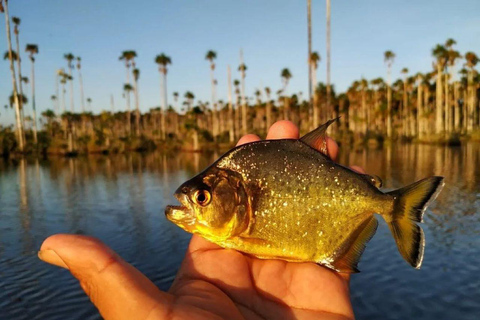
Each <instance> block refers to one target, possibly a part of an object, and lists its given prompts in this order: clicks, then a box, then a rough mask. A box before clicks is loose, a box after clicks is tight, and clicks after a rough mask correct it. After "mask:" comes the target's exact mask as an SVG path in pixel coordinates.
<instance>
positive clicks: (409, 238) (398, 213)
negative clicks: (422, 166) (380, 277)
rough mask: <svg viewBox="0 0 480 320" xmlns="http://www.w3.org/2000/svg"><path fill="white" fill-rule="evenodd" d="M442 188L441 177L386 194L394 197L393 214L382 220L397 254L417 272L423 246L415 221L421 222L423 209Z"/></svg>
mask: <svg viewBox="0 0 480 320" xmlns="http://www.w3.org/2000/svg"><path fill="white" fill-rule="evenodd" d="M443 186H444V182H443V177H430V178H426V179H423V180H420V181H417V182H415V183H413V184H411V185H409V186H406V187H404V188H401V189H398V190H394V191H391V192H388V193H387V194H389V195H391V196H393V211H392V212H391V213H390V215H389V216H387V217H386V219H385V220H386V221H387V223H388V227H389V228H390V231H391V232H392V234H393V237H394V238H395V242H396V243H397V247H398V251H400V254H401V255H402V256H403V258H404V259H405V260H406V261H407V262H408V263H409V264H410V265H411V266H412V267H414V268H416V269H419V268H420V266H421V265H422V261H423V250H424V247H425V237H424V234H423V230H422V228H420V227H419V226H418V225H417V224H416V222H423V213H424V212H425V209H426V208H427V207H428V205H429V204H430V202H431V201H433V200H435V198H436V197H437V195H438V194H439V193H440V191H441V190H442V188H443Z"/></svg>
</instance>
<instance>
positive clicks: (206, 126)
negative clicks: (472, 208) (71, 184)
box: [0, 0, 480, 154]
mask: <svg viewBox="0 0 480 320" xmlns="http://www.w3.org/2000/svg"><path fill="white" fill-rule="evenodd" d="M0 3H1V4H2V7H1V10H2V12H4V14H5V19H6V32H7V44H8V50H7V52H6V53H5V55H4V59H5V60H7V62H8V63H9V65H10V71H11V79H12V89H13V91H12V95H11V96H10V98H9V102H8V105H7V106H6V108H12V109H14V111H15V126H14V128H13V129H12V128H11V127H5V128H1V131H0V147H1V148H0V152H2V153H10V152H15V151H18V152H30V151H39V150H41V151H43V152H50V153H67V154H76V153H78V152H112V151H117V152H122V151H127V150H146V149H152V148H154V147H156V146H160V147H162V148H171V147H175V148H182V149H187V150H200V149H202V148H210V147H218V146H223V145H225V146H228V145H233V144H234V142H235V141H236V140H237V139H238V138H239V137H240V136H241V135H243V134H246V133H248V132H253V133H256V134H259V135H265V134H266V131H267V130H268V128H269V126H270V125H271V124H272V123H273V122H275V121H277V120H281V119H288V120H291V121H293V122H295V123H296V124H297V125H299V127H300V128H301V130H302V131H304V132H305V131H308V130H312V129H313V128H315V127H317V126H318V125H319V124H320V123H322V122H324V121H326V120H327V119H330V118H333V117H340V120H339V122H340V126H339V129H336V130H335V132H332V134H333V135H334V136H335V137H336V138H337V139H341V140H343V141H346V142H356V141H360V142H362V141H364V142H365V141H369V140H375V141H379V142H381V141H383V140H385V139H387V140H390V141H396V140H399V139H400V140H410V141H411V140H413V141H420V142H445V141H449V142H456V141H457V142H458V141H459V140H460V139H462V138H476V137H477V136H479V135H478V132H479V130H478V129H479V125H480V113H479V99H478V97H479V85H480V76H479V74H478V72H477V70H476V69H475V67H476V65H477V63H478V61H479V58H478V56H477V55H476V54H475V53H474V52H466V53H464V54H462V53H460V52H459V51H457V50H456V49H455V45H456V42H455V40H454V39H448V40H447V41H446V42H445V43H444V44H437V45H436V46H435V47H434V48H433V49H432V52H431V54H432V58H433V61H434V62H433V70H432V71H431V72H426V73H419V72H417V73H412V72H410V71H409V70H408V68H403V69H402V71H401V73H402V77H401V78H400V79H397V80H395V81H393V82H392V80H391V69H392V66H393V64H394V60H395V53H394V52H392V51H390V50H389V51H385V53H384V56H383V61H384V63H385V66H386V80H384V79H383V78H375V79H358V80H355V81H354V82H353V83H352V84H351V86H350V87H349V88H348V89H347V90H346V92H344V93H339V94H337V93H336V92H335V88H334V86H333V85H331V84H330V83H329V81H328V78H329V77H327V84H324V83H323V82H318V81H317V79H316V74H317V69H318V67H319V64H320V63H321V57H320V55H319V54H318V53H317V52H311V53H310V54H309V59H308V63H309V87H311V88H312V94H309V97H307V98H304V97H303V95H302V93H293V94H291V93H289V92H288V84H289V80H290V79H291V78H292V77H293V74H292V73H291V71H290V70H289V69H288V68H284V69H282V70H280V72H279V76H280V78H281V79H282V83H283V86H282V88H280V89H279V90H277V91H275V92H274V91H273V90H272V89H271V88H270V87H264V88H257V89H256V90H255V92H254V95H253V96H252V97H248V96H247V95H246V92H245V81H246V75H247V72H248V68H247V65H246V64H245V63H244V61H243V52H241V53H240V63H239V65H238V66H237V68H236V69H237V70H238V73H239V79H232V71H231V68H230V66H228V68H227V70H226V71H227V79H228V93H227V99H226V101H224V100H221V99H218V98H217V80H216V78H215V73H216V72H218V70H217V69H216V64H215V61H216V59H217V52H215V51H213V50H209V51H208V52H207V53H206V54H205V60H206V61H207V62H208V67H209V69H210V83H211V98H210V101H199V100H196V99H195V94H194V93H193V92H191V91H187V92H185V93H178V92H173V93H171V94H169V91H168V89H167V75H168V67H169V65H171V64H172V58H171V57H169V56H168V55H167V54H165V53H160V54H158V55H157V56H155V57H154V58H153V61H152V62H153V63H155V64H157V66H158V71H159V75H160V83H161V86H160V91H161V97H162V98H161V101H160V107H154V108H151V109H150V110H149V111H148V112H144V113H141V112H140V102H139V95H140V93H139V82H140V70H139V69H138V68H137V66H136V58H137V52H136V51H134V50H125V51H123V52H121V54H120V56H119V61H120V62H122V63H123V65H124V68H125V71H126V73H125V75H126V77H125V82H124V83H123V84H122V89H123V96H124V98H125V104H126V105H125V110H124V111H117V112H114V111H113V108H112V109H111V110H109V111H107V108H105V110H104V111H102V112H101V113H99V114H93V113H92V112H91V107H90V108H88V110H90V111H87V108H86V104H85V102H87V103H88V105H90V104H91V102H92V100H91V98H86V99H85V95H84V90H83V78H82V73H81V70H82V60H81V58H80V57H78V56H75V55H74V54H72V53H66V54H65V55H64V59H65V61H66V68H61V69H59V70H58V71H57V79H56V88H55V94H54V95H52V96H51V100H52V105H53V107H52V108H51V109H47V110H46V111H44V112H42V113H41V118H40V119H37V114H36V106H35V55H37V54H38V53H39V48H38V45H36V44H27V45H26V48H25V51H26V52H27V53H28V56H29V59H30V60H31V71H30V79H29V78H28V77H25V75H24V74H23V73H22V70H21V63H20V62H21V53H20V47H19V26H20V19H19V18H18V17H12V19H11V22H12V23H13V25H14V30H13V33H14V35H15V44H16V47H15V49H16V50H15V49H14V48H13V45H12V39H11V34H10V18H9V16H8V5H7V4H8V2H7V1H5V0H3V1H1V2H0ZM309 14H310V12H309ZM309 51H311V49H310V46H309ZM15 64H16V68H15ZM75 72H76V78H78V84H79V91H80V92H79V94H80V102H81V112H75V107H74V94H75V93H74V88H73V82H74V73H75ZM28 84H30V86H31V93H30V95H29V98H27V96H28V93H27V92H25V90H24V86H26V85H28ZM67 84H68V85H69V86H68V87H69V88H68V89H69V92H68V95H69V98H70V106H69V110H68V108H67V102H66V93H67V88H66V87H67ZM169 97H171V98H173V102H172V103H169ZM29 99H30V100H31V106H32V107H31V116H30V115H26V114H25V110H26V108H25V105H26V104H27V103H28V101H29ZM112 100H113V97H112ZM112 105H113V101H112ZM38 122H40V123H41V124H42V129H41V130H40V131H39V130H38V128H37V123H38ZM26 123H29V124H30V125H29V128H27V129H26ZM479 137H480V136H479Z"/></svg>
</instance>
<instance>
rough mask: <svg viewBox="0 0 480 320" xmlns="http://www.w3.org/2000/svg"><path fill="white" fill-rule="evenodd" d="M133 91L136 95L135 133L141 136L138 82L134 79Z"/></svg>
mask: <svg viewBox="0 0 480 320" xmlns="http://www.w3.org/2000/svg"><path fill="white" fill-rule="evenodd" d="M133 84H134V87H133V90H134V94H135V133H136V135H137V136H140V106H139V101H138V80H137V79H136V78H135V77H134V78H133Z"/></svg>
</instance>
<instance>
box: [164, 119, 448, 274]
mask: <svg viewBox="0 0 480 320" xmlns="http://www.w3.org/2000/svg"><path fill="white" fill-rule="evenodd" d="M335 120H336V119H333V120H329V121H327V122H326V123H325V124H323V125H321V126H319V127H318V128H317V129H315V130H313V131H311V132H309V133H307V134H306V135H304V136H303V137H301V138H300V139H280V140H263V141H256V142H251V143H247V144H243V145H240V146H237V147H235V148H233V149H231V150H230V151H228V152H227V153H225V154H224V155H222V156H221V157H220V158H219V159H218V160H216V161H215V162H214V163H213V164H212V165H210V166H209V167H208V168H206V169H205V170H204V171H202V172H201V173H199V174H198V175H196V176H194V177H193V178H191V179H190V180H188V181H186V182H185V183H183V184H182V185H181V186H180V187H179V188H178V189H177V190H176V191H175V197H176V198H177V199H178V201H179V202H180V205H169V206H167V207H166V209H165V215H166V217H167V219H168V220H169V221H171V222H173V223H175V224H176V225H177V226H179V227H180V228H182V229H184V230H185V231H187V232H190V233H193V234H199V235H201V236H202V237H204V238H205V239H207V240H209V241H211V242H213V243H215V244H217V245H219V246H221V247H223V248H226V249H234V250H237V251H240V252H243V253H246V254H248V255H251V256H253V257H256V258H259V259H281V260H285V261H291V262H314V263H317V264H319V265H323V266H325V267H328V268H330V269H333V270H335V271H337V272H342V273H356V272H359V270H358V262H359V260H360V257H361V255H362V253H363V252H364V250H365V247H366V244H367V243H368V241H369V240H370V239H371V238H372V237H373V235H374V234H375V232H376V230H377V227H378V221H377V219H376V215H375V214H378V215H380V216H382V218H383V219H384V220H385V221H386V223H387V225H388V227H389V229H390V230H391V233H392V235H393V238H394V239H395V242H396V244H397V248H398V251H399V252H400V254H401V255H402V257H403V258H404V259H405V260H406V261H407V262H408V263H409V264H410V265H411V266H412V267H414V268H417V269H419V268H420V266H421V265H422V261H423V256H424V248H425V236H424V232H423V230H422V228H421V227H420V226H419V225H418V223H421V222H423V215H424V212H425V210H426V208H427V206H428V205H429V204H430V203H431V202H432V201H433V200H434V199H435V198H436V197H437V195H438V194H439V193H440V191H441V190H442V188H443V186H444V178H443V177H441V176H432V177H428V178H425V179H423V180H420V181H417V182H415V183H413V184H410V185H408V186H406V187H403V188H400V189H398V190H393V191H389V192H383V191H381V190H380V189H379V188H380V187H381V185H382V182H381V179H380V178H379V177H377V176H372V175H366V174H360V173H358V172H356V171H353V170H351V169H350V168H347V167H345V166H342V165H340V164H338V163H335V162H334V161H333V160H332V159H331V158H330V157H329V156H328V153H327V150H326V129H327V128H328V126H329V125H331V124H332V123H333V122H334V121H335Z"/></svg>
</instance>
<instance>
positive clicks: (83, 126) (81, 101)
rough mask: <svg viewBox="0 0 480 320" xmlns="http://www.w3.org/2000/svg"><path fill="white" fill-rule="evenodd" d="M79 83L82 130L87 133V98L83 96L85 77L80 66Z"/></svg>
mask: <svg viewBox="0 0 480 320" xmlns="http://www.w3.org/2000/svg"><path fill="white" fill-rule="evenodd" d="M78 85H79V86H80V103H81V106H82V131H83V133H85V131H86V129H87V121H86V119H85V99H84V96H83V77H82V71H81V70H80V68H78Z"/></svg>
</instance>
